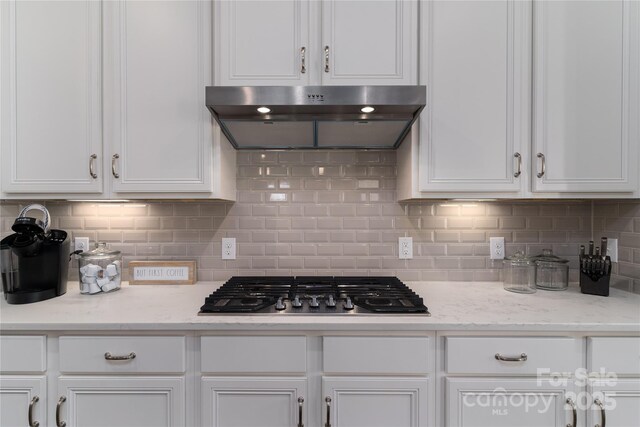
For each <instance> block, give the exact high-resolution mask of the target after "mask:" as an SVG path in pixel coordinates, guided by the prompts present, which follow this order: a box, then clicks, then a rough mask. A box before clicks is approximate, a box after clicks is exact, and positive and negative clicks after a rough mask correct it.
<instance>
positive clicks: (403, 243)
mask: <svg viewBox="0 0 640 427" xmlns="http://www.w3.org/2000/svg"><path fill="white" fill-rule="evenodd" d="M398 258H400V259H412V258H413V238H412V237H399V238H398Z"/></svg>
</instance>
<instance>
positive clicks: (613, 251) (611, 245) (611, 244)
mask: <svg viewBox="0 0 640 427" xmlns="http://www.w3.org/2000/svg"><path fill="white" fill-rule="evenodd" d="M607 255H609V258H611V262H618V239H609V238H607Z"/></svg>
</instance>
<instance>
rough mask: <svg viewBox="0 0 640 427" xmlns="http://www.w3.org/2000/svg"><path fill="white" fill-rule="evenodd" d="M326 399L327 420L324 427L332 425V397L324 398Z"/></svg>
mask: <svg viewBox="0 0 640 427" xmlns="http://www.w3.org/2000/svg"><path fill="white" fill-rule="evenodd" d="M324 401H325V402H326V404H327V422H326V423H325V424H324V427H331V398H330V397H329V396H327V397H325V398H324Z"/></svg>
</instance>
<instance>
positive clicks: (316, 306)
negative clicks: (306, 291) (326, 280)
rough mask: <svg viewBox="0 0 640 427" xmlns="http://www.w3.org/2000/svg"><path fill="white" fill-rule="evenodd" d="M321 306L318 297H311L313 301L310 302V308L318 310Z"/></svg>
mask: <svg viewBox="0 0 640 427" xmlns="http://www.w3.org/2000/svg"><path fill="white" fill-rule="evenodd" d="M319 306H320V304H318V297H317V296H315V295H312V296H311V301H309V307H311V308H318V307H319Z"/></svg>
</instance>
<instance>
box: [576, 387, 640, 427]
mask: <svg viewBox="0 0 640 427" xmlns="http://www.w3.org/2000/svg"><path fill="white" fill-rule="evenodd" d="M588 390H589V393H588V394H587V396H588V397H589V400H591V401H592V402H590V403H591V405H590V410H588V411H587V424H586V425H587V426H596V425H599V426H605V425H608V426H616V427H637V426H640V409H639V408H640V379H620V378H609V379H604V380H602V381H594V382H592V383H591V384H590V385H589V389H588Z"/></svg>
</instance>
